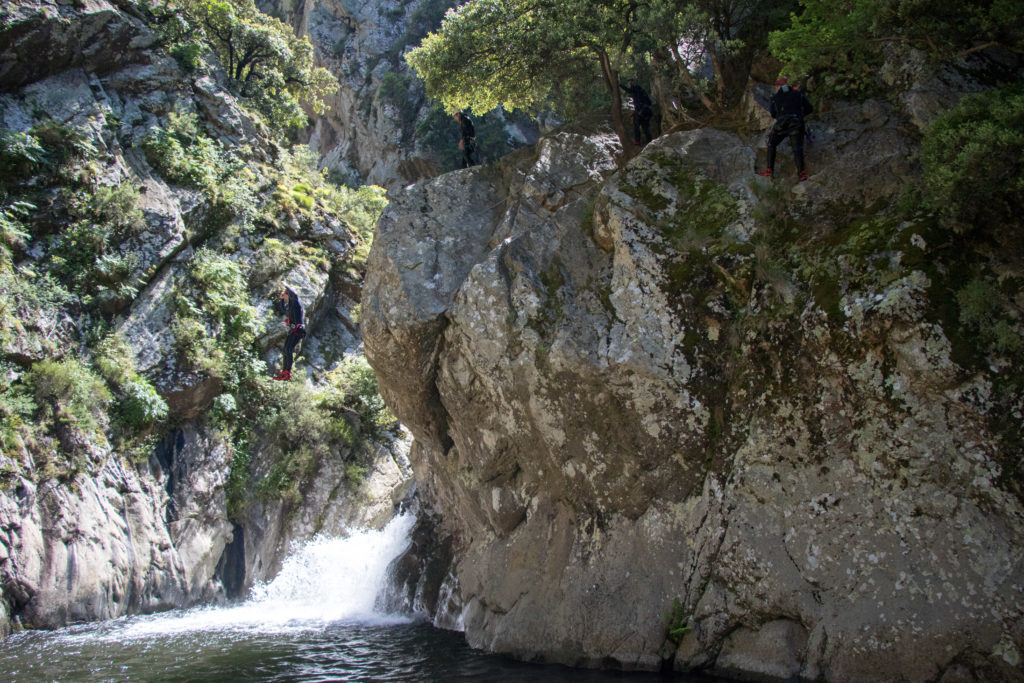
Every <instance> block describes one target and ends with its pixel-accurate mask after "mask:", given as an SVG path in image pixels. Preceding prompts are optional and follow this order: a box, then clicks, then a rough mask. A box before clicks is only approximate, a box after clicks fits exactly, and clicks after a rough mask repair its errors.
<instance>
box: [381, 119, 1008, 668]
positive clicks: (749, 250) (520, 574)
mask: <svg viewBox="0 0 1024 683" xmlns="http://www.w3.org/2000/svg"><path fill="white" fill-rule="evenodd" d="M919 104H921V109H923V108H926V106H925V103H919ZM911 109H914V107H913V106H912V105H907V106H905V107H904V109H903V110H896V109H894V108H892V107H891V106H890V105H888V104H885V103H882V102H878V101H867V102H864V103H863V104H859V105H845V106H837V107H835V108H833V110H832V111H831V112H828V113H824V114H821V115H820V116H819V118H818V120H817V121H816V123H815V125H814V131H815V134H816V138H815V141H814V143H813V145H812V146H811V147H810V149H809V152H808V157H809V162H808V163H809V165H810V169H811V173H812V179H811V180H810V181H809V182H806V183H800V184H796V183H795V171H793V169H792V166H791V161H790V159H789V158H787V156H786V154H787V150H785V149H783V150H782V151H780V159H781V162H780V166H781V167H782V168H783V169H784V170H785V177H784V178H783V179H781V180H779V179H777V180H776V181H775V183H774V184H772V183H771V182H769V181H766V180H763V179H761V178H757V177H756V176H755V175H754V171H755V163H756V160H757V157H758V154H762V155H763V142H761V141H760V140H759V138H757V137H745V136H742V135H737V134H735V133H732V132H723V131H718V130H713V129H701V130H694V131H689V132H679V133H674V134H671V135H667V136H664V137H662V138H659V139H657V140H655V141H654V142H653V143H652V144H651V145H649V146H648V147H647V148H645V149H644V150H643V152H642V153H641V154H640V155H639V156H638V157H637V158H635V159H633V160H632V161H631V162H630V163H629V164H628V165H626V166H625V167H624V168H622V169H621V170H617V167H616V160H617V155H618V154H619V153H620V150H619V149H617V147H616V145H617V142H616V140H615V138H614V136H612V135H610V134H602V133H588V134H578V133H573V132H569V131H566V132H561V133H559V134H556V135H552V136H549V137H546V138H544V139H543V140H542V141H541V142H540V143H539V144H538V146H537V148H536V149H535V150H534V151H533V153H530V154H527V153H522V154H519V155H517V156H515V157H512V158H509V159H506V160H504V161H503V162H502V163H501V164H498V165H496V166H493V167H487V168H474V169H470V170H467V171H460V172H456V173H453V174H448V175H445V176H442V177H440V178H437V179H434V180H430V181H424V182H421V183H418V184H416V185H414V186H411V187H410V188H408V189H407V190H406V191H405V192H404V193H402V194H397V195H395V196H394V197H393V201H392V203H391V205H390V206H389V208H388V209H387V211H386V212H385V214H384V216H383V217H382V218H381V220H380V222H379V224H378V233H377V236H376V239H375V242H374V246H373V250H372V252H371V254H370V261H369V266H368V274H367V279H366V284H365V289H364V299H363V302H364V303H363V310H364V328H363V329H364V334H365V340H366V349H367V357H368V359H369V360H370V362H371V364H372V365H373V367H374V368H375V369H376V371H377V373H378V377H379V378H380V381H381V384H382V393H383V394H384V396H385V398H386V399H387V400H388V403H389V405H391V406H392V408H393V409H394V411H395V413H396V414H397V415H398V416H399V418H400V419H401V420H402V421H403V423H404V424H406V425H407V426H408V427H409V429H410V430H411V431H412V432H413V434H414V436H415V443H414V446H413V450H412V464H413V468H414V470H415V472H416V476H417V480H418V481H419V483H420V491H421V494H422V495H423V497H424V499H425V500H426V501H427V502H428V506H429V508H430V510H431V511H432V513H433V514H435V515H436V516H437V518H438V519H439V521H438V527H437V528H438V533H439V535H440V536H441V537H442V538H445V539H447V541H448V542H449V543H450V544H451V547H452V548H453V554H454V560H453V561H452V563H451V565H450V569H449V572H448V575H447V577H446V578H445V580H444V582H443V583H442V584H440V585H439V584H438V583H437V582H435V584H434V586H435V589H436V590H437V594H438V595H439V596H442V597H447V596H449V595H452V596H454V599H450V600H449V599H442V600H439V601H438V603H437V604H436V605H435V610H436V611H435V620H436V621H437V622H438V623H442V624H446V625H456V626H458V627H461V628H464V630H465V633H466V637H467V639H468V641H469V642H470V643H471V644H472V645H474V646H477V647H481V648H484V649H488V650H493V651H497V652H505V653H511V654H513V655H516V656H519V657H523V658H529V659H534V658H538V657H539V658H542V659H544V660H549V661H557V662H563V663H567V664H574V665H584V666H619V667H622V668H626V669H634V668H635V669H648V670H657V669H659V668H661V667H663V666H666V665H669V666H673V667H674V668H675V669H676V670H679V671H688V670H705V671H714V672H717V673H720V674H726V675H736V676H743V677H751V678H754V679H758V680H795V679H797V678H799V679H801V680H819V679H825V680H836V681H876V680H907V681H924V680H943V681H954V680H1021V678H1022V676H1024V673H1022V672H1024V669H1022V666H1021V652H1022V650H1024V621H1022V610H1021V604H1022V600H1021V598H1022V590H1024V589H1022V585H1021V576H1024V561H1022V557H1024V555H1022V552H1021V551H1022V547H1024V509H1022V505H1021V496H1020V492H1021V487H1020V481H1019V472H1020V470H1019V469H1018V466H1017V465H1016V462H1017V460H1018V458H1019V451H1018V450H1017V447H1016V446H1014V445H1013V444H1016V443H1019V438H1020V424H1019V409H1020V405H1021V397H1020V396H1019V394H1014V393H1012V392H1011V393H1010V394H1009V395H1006V394H999V390H998V388H997V387H998V386H1000V383H1001V381H1002V377H1001V375H1000V373H1001V372H1005V371H1006V370H1005V369H1004V370H1002V371H1001V370H999V368H1006V367H1007V365H1006V364H1007V361H1006V359H1005V358H1004V359H1003V360H994V359H993V358H992V357H989V359H988V360H981V361H980V362H979V361H972V360H970V358H971V357H970V354H967V353H965V349H966V347H967V346H969V345H970V344H969V343H966V344H965V340H964V332H963V330H962V329H960V326H959V323H958V322H957V318H956V315H955V314H954V315H952V316H951V315H950V314H948V312H945V313H944V311H948V309H949V305H948V303H949V301H950V300H951V299H954V298H955V295H956V288H957V286H958V285H957V282H956V277H958V276H957V275H956V273H957V272H958V269H959V268H960V267H961V265H962V264H963V263H966V262H973V263H978V262H983V263H985V264H986V266H987V267H991V268H993V269H995V270H998V271H1001V272H1004V273H1009V272H1019V266H1020V261H1019V255H1015V254H1007V253H1002V254H994V253H971V252H967V251H960V250H959V249H958V248H957V247H954V248H953V249H952V250H951V249H950V245H951V244H953V243H955V242H956V239H955V236H954V235H953V234H951V233H949V232H947V231H946V230H945V229H944V228H943V226H942V225H941V224H939V222H937V221H936V220H934V219H933V218H930V217H928V216H917V217H916V218H908V217H906V216H904V215H901V214H899V212H898V211H896V209H895V207H894V204H895V203H896V201H897V199H898V198H899V196H900V193H901V189H902V188H903V186H904V185H905V182H906V179H908V178H910V177H912V176H913V174H914V173H915V169H914V166H913V164H912V159H913V154H914V152H915V149H916V144H917V143H916V133H915V130H914V128H913V126H912V125H909V124H908V123H907V117H908V116H909V117H910V118H914V116H915V113H914V111H910V110H911ZM752 111H755V112H756V111H757V109H756V107H755V108H754V109H752ZM915 111H918V113H920V110H915ZM758 115H760V116H763V113H761V114H758ZM759 146H760V149H759ZM762 159H763V156H762ZM761 163H762V164H763V161H762V162H761ZM954 252H955V253H954ZM958 264H960V265H958ZM1015 296H1016V297H1017V298H1016V302H1017V304H1016V305H1020V303H1021V302H1020V298H1019V293H1018V294H1016V295H1015ZM1018 333H1019V329H1018ZM1015 411H1018V412H1015ZM1011 416H1018V417H1011ZM1004 418H1007V419H1005V420H1004Z"/></svg>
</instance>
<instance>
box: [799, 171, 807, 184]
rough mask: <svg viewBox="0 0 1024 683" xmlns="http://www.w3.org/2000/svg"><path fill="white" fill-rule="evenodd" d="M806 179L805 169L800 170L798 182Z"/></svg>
mask: <svg viewBox="0 0 1024 683" xmlns="http://www.w3.org/2000/svg"><path fill="white" fill-rule="evenodd" d="M805 180H807V171H800V182H801V183H802V182H803V181H805Z"/></svg>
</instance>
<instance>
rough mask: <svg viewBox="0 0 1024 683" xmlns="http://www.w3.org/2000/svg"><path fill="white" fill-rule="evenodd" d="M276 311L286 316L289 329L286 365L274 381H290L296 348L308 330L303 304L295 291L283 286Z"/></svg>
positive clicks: (275, 304) (285, 321)
mask: <svg viewBox="0 0 1024 683" xmlns="http://www.w3.org/2000/svg"><path fill="white" fill-rule="evenodd" d="M274 311H275V312H276V313H277V314H278V315H283V316H284V324H285V326H286V327H287V328H288V336H287V337H285V339H284V364H283V365H282V367H281V372H279V373H277V375H276V376H275V377H274V379H279V380H284V381H288V380H290V379H291V378H292V361H293V359H294V355H293V354H294V351H295V346H296V344H298V343H299V341H301V340H302V338H303V337H305V336H306V328H305V327H304V326H303V324H302V303H301V302H300V301H299V295H298V294H296V293H295V290H293V289H292V288H291V287H289V286H288V285H285V284H282V285H281V296H280V298H278V300H277V301H275V302H274Z"/></svg>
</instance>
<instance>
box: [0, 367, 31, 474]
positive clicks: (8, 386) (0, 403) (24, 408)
mask: <svg viewBox="0 0 1024 683" xmlns="http://www.w3.org/2000/svg"><path fill="white" fill-rule="evenodd" d="M0 374H2V375H3V376H4V377H5V378H8V379H9V378H11V377H16V376H17V375H18V374H19V373H18V372H17V370H16V369H15V368H14V367H13V366H12V365H11V364H10V363H7V362H0ZM35 412H36V403H35V401H34V400H33V397H32V393H31V392H30V391H29V389H28V387H26V386H25V385H24V384H23V383H21V382H17V383H10V382H8V381H3V382H0V455H3V456H5V457H7V458H11V459H12V460H13V461H14V462H19V461H20V458H19V456H20V454H21V453H22V452H23V451H24V450H26V448H27V445H28V444H29V443H30V442H31V441H32V436H33V433H34V430H35V422H34V421H33V419H32V416H33V414H34V413H35ZM18 473H20V472H10V474H18ZM2 474H3V473H2V472H0V475H2Z"/></svg>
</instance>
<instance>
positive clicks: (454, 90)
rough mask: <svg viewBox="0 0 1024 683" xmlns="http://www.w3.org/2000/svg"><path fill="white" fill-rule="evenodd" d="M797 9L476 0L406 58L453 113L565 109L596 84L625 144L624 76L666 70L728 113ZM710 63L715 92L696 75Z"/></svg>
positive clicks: (769, 4) (735, 0)
mask: <svg viewBox="0 0 1024 683" xmlns="http://www.w3.org/2000/svg"><path fill="white" fill-rule="evenodd" d="M793 7H795V0H561V1H559V2H556V1H554V0H470V1H469V2H467V3H465V4H463V5H462V6H461V7H459V8H458V9H455V10H450V11H449V12H448V13H447V15H446V16H445V19H444V21H443V22H442V24H441V28H440V30H439V31H437V32H435V33H432V34H430V35H428V36H427V37H426V38H425V39H424V40H423V42H422V43H421V44H420V46H419V47H417V48H415V49H413V50H412V51H411V52H409V53H408V54H407V55H406V60H407V61H408V62H409V64H410V65H411V66H412V67H413V69H415V70H416V72H417V73H418V74H419V76H420V77H421V78H422V79H423V80H424V83H425V86H426V90H427V94H428V95H430V96H431V97H434V98H436V99H438V100H440V101H441V103H442V104H443V105H444V107H445V108H446V109H447V110H448V111H449V112H451V111H454V110H456V109H461V108H472V109H474V110H476V111H490V110H491V109H493V108H495V107H497V106H499V105H501V106H503V107H504V108H505V109H507V110H514V109H526V110H528V111H530V112H531V113H536V112H537V111H538V110H539V109H541V108H543V107H544V106H549V105H552V104H553V105H554V106H556V107H558V108H561V109H562V110H563V111H565V110H567V109H571V108H572V107H573V104H574V103H575V102H577V101H579V100H580V99H581V98H580V96H581V94H582V93H584V92H585V91H586V90H587V88H588V87H589V86H590V85H592V84H594V83H597V82H599V83H600V84H601V85H602V87H603V91H604V94H605V96H606V97H607V100H608V102H609V106H610V115H611V120H612V124H613V125H614V127H615V130H616V132H617V133H618V134H619V138H620V140H622V142H623V144H624V148H626V147H625V142H626V135H625V125H624V122H623V119H622V101H621V97H620V94H619V73H620V71H622V70H626V69H629V70H630V71H631V72H633V73H637V74H640V73H647V74H650V73H652V72H657V73H660V74H662V75H663V77H665V78H667V80H669V81H670V83H669V84H668V86H667V87H666V89H668V90H672V91H675V90H676V89H678V90H685V91H690V92H693V93H696V94H697V95H698V96H699V97H700V98H701V102H702V103H703V105H704V106H705V107H706V108H707V109H709V110H712V111H716V112H717V111H721V110H722V109H725V108H728V107H730V106H732V104H734V103H735V101H736V100H737V94H738V93H741V92H742V91H743V88H744V87H745V86H746V82H747V76H748V74H749V70H750V62H751V59H752V54H753V52H754V50H756V49H757V48H759V47H761V46H763V45H764V44H765V43H766V36H767V33H768V30H769V28H774V27H775V26H776V25H777V24H778V22H779V21H781V20H784V19H785V17H786V16H787V13H788V11H789V9H791V8H793ZM706 62H710V64H711V65H712V69H713V75H712V77H711V85H712V86H713V88H712V89H713V92H712V89H709V88H708V87H707V85H708V84H707V83H705V82H703V81H702V77H701V76H698V75H697V73H698V72H699V70H700V69H701V68H702V67H703V66H704V64H705V63H706ZM652 65H655V66H656V65H661V66H662V67H663V68H661V69H660V71H659V70H658V69H654V68H652ZM709 92H710V93H711V94H708V93H709Z"/></svg>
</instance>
